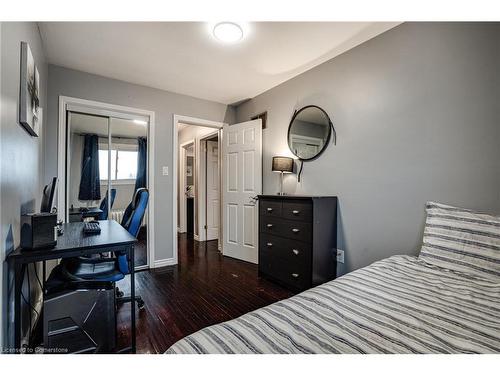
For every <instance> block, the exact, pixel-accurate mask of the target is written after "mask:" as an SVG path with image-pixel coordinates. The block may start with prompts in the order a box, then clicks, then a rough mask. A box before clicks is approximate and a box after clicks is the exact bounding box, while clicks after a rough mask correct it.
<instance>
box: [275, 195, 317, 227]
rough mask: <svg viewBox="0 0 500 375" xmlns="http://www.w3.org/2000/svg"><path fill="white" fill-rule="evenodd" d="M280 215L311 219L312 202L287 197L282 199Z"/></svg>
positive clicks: (297, 218) (289, 217)
mask: <svg viewBox="0 0 500 375" xmlns="http://www.w3.org/2000/svg"><path fill="white" fill-rule="evenodd" d="M281 216H282V217H283V218H284V219H289V220H299V221H307V222H311V221H312V216H313V208H312V202H310V201H304V200H299V199H295V200H293V199H288V200H285V201H283V206H282V209H281Z"/></svg>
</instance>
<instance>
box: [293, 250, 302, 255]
mask: <svg viewBox="0 0 500 375" xmlns="http://www.w3.org/2000/svg"><path fill="white" fill-rule="evenodd" d="M292 252H293V253H294V254H295V255H299V253H300V251H298V250H297V249H292Z"/></svg>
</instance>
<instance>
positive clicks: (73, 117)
mask: <svg viewBox="0 0 500 375" xmlns="http://www.w3.org/2000/svg"><path fill="white" fill-rule="evenodd" d="M67 126H68V128H67V157H66V163H67V169H66V176H67V181H66V207H67V220H68V221H70V222H74V221H82V220H83V221H86V220H115V221H117V222H118V223H120V224H121V225H123V226H124V227H127V226H128V224H129V223H130V222H129V220H130V218H131V216H130V212H131V210H132V209H136V208H137V207H136V203H137V202H138V199H137V198H139V197H140V195H141V194H142V193H141V192H142V191H143V189H144V188H146V189H147V188H148V178H147V176H148V156H147V155H148V152H147V147H148V122H147V121H146V120H145V119H142V118H121V117H118V116H103V115H96V114H89V113H82V112H75V111H68V121H67ZM147 225H148V210H147V207H145V208H144V216H143V217H142V221H141V223H140V225H139V229H138V231H137V232H136V233H134V235H136V236H137V240H138V242H137V243H136V246H135V265H136V267H137V268H139V269H140V268H144V267H147V266H148V256H147V254H148V250H147V249H148V245H147V243H148V238H147Z"/></svg>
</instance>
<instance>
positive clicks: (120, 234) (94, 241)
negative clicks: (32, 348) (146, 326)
mask: <svg viewBox="0 0 500 375" xmlns="http://www.w3.org/2000/svg"><path fill="white" fill-rule="evenodd" d="M99 224H100V227H101V233H100V234H98V235H93V236H92V235H86V234H84V233H83V223H82V222H78V223H69V224H63V230H64V233H63V235H62V236H59V237H58V239H57V246H56V247H54V248H52V249H43V250H23V249H21V248H17V249H16V250H14V251H13V252H11V253H10V254H9V255H8V256H7V259H6V260H7V261H8V262H9V264H10V265H11V266H13V267H14V347H15V348H16V349H20V346H21V288H22V283H23V280H24V272H25V270H26V266H27V265H28V264H29V263H35V262H41V261H46V260H51V259H62V258H72V257H78V256H83V255H91V254H98V253H102V252H108V251H126V252H127V253H128V257H129V267H130V294H131V296H130V297H131V300H132V303H131V304H130V305H131V311H130V317H131V330H132V340H131V341H132V343H131V351H132V353H135V349H136V346H135V341H136V337H135V302H134V297H135V271H134V267H135V264H134V243H135V242H136V241H137V240H136V238H135V237H134V236H132V235H131V234H130V233H129V232H128V231H127V230H126V229H124V228H123V227H122V226H121V225H120V224H118V223H117V222H116V221H114V220H102V221H99ZM43 281H44V282H45V280H43Z"/></svg>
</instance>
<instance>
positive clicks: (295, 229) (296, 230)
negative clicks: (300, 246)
mask: <svg viewBox="0 0 500 375" xmlns="http://www.w3.org/2000/svg"><path fill="white" fill-rule="evenodd" d="M292 232H293V233H299V232H300V230H299V229H297V228H292Z"/></svg>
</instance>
